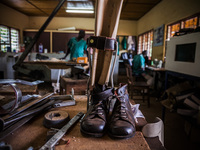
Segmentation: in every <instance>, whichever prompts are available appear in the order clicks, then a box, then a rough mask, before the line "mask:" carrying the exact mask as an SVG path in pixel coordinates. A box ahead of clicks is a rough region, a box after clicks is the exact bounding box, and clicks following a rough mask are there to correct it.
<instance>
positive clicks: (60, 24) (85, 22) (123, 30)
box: [29, 17, 137, 35]
mask: <svg viewBox="0 0 200 150" xmlns="http://www.w3.org/2000/svg"><path fill="white" fill-rule="evenodd" d="M46 19H47V17H29V29H39V28H40V27H41V25H43V23H44V22H45V21H46ZM136 25H137V24H136V21H129V20H120V21H119V28H118V33H117V34H118V35H136V34H137V27H136ZM67 27H75V28H76V29H87V30H94V27H95V19H94V18H69V17H68V18H67V17H54V18H53V19H52V21H51V22H50V23H49V25H48V27H47V30H57V29H59V28H67Z"/></svg>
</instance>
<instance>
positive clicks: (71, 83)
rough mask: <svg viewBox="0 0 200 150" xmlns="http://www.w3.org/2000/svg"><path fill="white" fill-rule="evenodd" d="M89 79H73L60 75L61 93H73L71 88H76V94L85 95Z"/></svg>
mask: <svg viewBox="0 0 200 150" xmlns="http://www.w3.org/2000/svg"><path fill="white" fill-rule="evenodd" d="M87 80H88V79H73V78H65V77H62V76H61V77H60V95H63V94H71V89H72V88H73V89H74V94H75V95H85V94H86V90H87Z"/></svg>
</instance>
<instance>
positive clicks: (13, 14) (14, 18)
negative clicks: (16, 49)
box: [0, 3, 29, 41]
mask: <svg viewBox="0 0 200 150" xmlns="http://www.w3.org/2000/svg"><path fill="white" fill-rule="evenodd" d="M0 14H1V15H0V24H2V25H6V26H9V27H13V28H16V29H19V30H20V39H21V41H23V30H24V29H25V28H28V24H29V17H28V16H26V15H24V14H22V13H20V12H18V11H15V10H14V9H12V8H9V7H7V6H5V5H3V4H1V3H0Z"/></svg>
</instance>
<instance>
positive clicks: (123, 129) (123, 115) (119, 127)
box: [108, 85, 135, 139]
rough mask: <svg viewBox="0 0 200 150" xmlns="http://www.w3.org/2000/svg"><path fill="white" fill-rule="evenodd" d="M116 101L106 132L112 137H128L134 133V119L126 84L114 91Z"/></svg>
mask: <svg viewBox="0 0 200 150" xmlns="http://www.w3.org/2000/svg"><path fill="white" fill-rule="evenodd" d="M115 95H116V102H115V105H114V109H113V112H112V116H111V119H110V122H109V127H108V134H109V135H110V136H111V137H112V138H121V139H124V138H130V137H133V136H134V135H135V120H134V115H133V112H132V109H131V105H130V103H129V97H128V93H127V85H124V86H122V87H120V88H119V89H117V90H116V91H115Z"/></svg>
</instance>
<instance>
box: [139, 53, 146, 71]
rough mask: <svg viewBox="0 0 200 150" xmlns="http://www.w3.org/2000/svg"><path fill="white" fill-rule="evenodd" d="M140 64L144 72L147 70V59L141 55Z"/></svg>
mask: <svg viewBox="0 0 200 150" xmlns="http://www.w3.org/2000/svg"><path fill="white" fill-rule="evenodd" d="M140 64H141V68H142V70H145V59H144V57H143V56H142V55H140Z"/></svg>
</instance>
